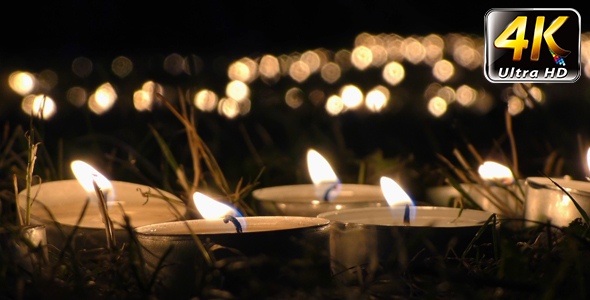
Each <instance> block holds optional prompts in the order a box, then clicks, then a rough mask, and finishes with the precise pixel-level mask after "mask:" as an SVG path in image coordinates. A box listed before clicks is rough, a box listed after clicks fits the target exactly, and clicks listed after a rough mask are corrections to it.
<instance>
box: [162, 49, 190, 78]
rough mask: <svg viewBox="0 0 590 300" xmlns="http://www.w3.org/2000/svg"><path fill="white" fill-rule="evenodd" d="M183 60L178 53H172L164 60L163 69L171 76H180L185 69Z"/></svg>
mask: <svg viewBox="0 0 590 300" xmlns="http://www.w3.org/2000/svg"><path fill="white" fill-rule="evenodd" d="M184 64H185V61H184V58H183V57H182V56H181V55H180V54H178V53H172V54H170V55H168V56H166V58H165V59H164V65H163V68H164V70H165V71H166V72H168V73H169V74H171V75H175V76H176V75H180V74H182V72H183V71H184V69H185V66H184Z"/></svg>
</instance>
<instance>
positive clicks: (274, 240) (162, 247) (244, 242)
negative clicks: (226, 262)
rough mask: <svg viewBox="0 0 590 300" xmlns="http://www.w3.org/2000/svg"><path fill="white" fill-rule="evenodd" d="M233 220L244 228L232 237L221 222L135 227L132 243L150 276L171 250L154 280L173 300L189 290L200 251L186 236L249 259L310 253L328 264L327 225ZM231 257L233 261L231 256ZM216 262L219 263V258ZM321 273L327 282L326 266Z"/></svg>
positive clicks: (230, 228) (226, 224) (229, 227)
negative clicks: (138, 247)
mask: <svg viewBox="0 0 590 300" xmlns="http://www.w3.org/2000/svg"><path fill="white" fill-rule="evenodd" d="M237 219H240V220H239V221H240V223H244V224H246V227H245V228H243V231H242V232H241V233H238V232H236V227H235V226H234V224H231V222H225V221H224V219H199V220H189V221H177V222H169V223H162V224H153V225H147V226H142V227H138V228H137V229H136V230H137V238H138V240H139V242H140V243H141V245H142V249H143V252H144V256H145V259H146V263H147V265H148V268H149V269H151V270H154V268H155V267H156V266H157V264H158V262H159V261H160V258H161V257H162V256H163V255H164V253H166V251H168V250H169V249H170V248H171V247H172V250H171V252H170V253H169V255H168V256H167V257H166V259H165V261H164V264H165V265H166V267H165V268H163V269H162V270H160V273H159V274H158V276H160V277H159V278H160V279H161V280H162V282H163V283H164V286H165V287H166V290H167V291H169V292H170V293H172V294H174V298H176V297H186V296H188V295H190V294H191V292H192V289H193V288H194V282H195V276H196V273H197V269H196V268H197V267H198V257H199V256H201V254H200V251H201V250H199V248H198V246H197V244H196V242H195V240H194V237H193V236H192V235H191V231H192V232H193V233H194V234H196V235H197V236H198V238H199V239H200V240H201V241H202V242H206V241H207V242H210V243H213V244H217V245H219V246H222V247H227V248H231V249H234V250H236V251H237V252H239V253H240V254H243V255H245V256H246V257H249V258H251V257H258V256H261V255H262V256H264V257H267V258H270V259H272V260H279V261H284V260H292V259H301V258H303V257H304V255H305V254H306V253H307V252H309V251H310V248H311V249H312V250H311V251H317V252H318V253H324V255H325V256H326V262H327V261H328V260H327V255H328V254H327V253H328V238H329V230H328V228H329V226H328V225H329V223H330V222H329V220H326V219H321V218H308V217H284V216H281V217H276V216H275V217H243V218H242V217H240V218H237ZM187 226H188V227H190V229H191V231H189V230H188V229H187ZM232 254H233V255H236V254H235V253H234V252H232ZM216 257H217V258H218V259H220V258H222V257H219V254H217V255H216ZM316 267H317V266H316ZM321 267H323V266H320V268H321ZM324 269H325V272H326V275H327V276H329V266H328V264H327V263H326V265H325V268H324ZM279 275H280V274H270V275H269V276H279ZM167 295H168V294H167Z"/></svg>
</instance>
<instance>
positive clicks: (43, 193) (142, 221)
mask: <svg viewBox="0 0 590 300" xmlns="http://www.w3.org/2000/svg"><path fill="white" fill-rule="evenodd" d="M111 183H112V184H113V188H114V193H115V197H114V201H113V203H111V204H110V205H109V209H108V212H109V216H110V217H111V219H112V220H113V222H114V223H115V227H118V225H117V223H123V211H122V210H124V212H125V214H127V215H128V216H129V218H130V219H131V223H132V225H133V226H142V225H147V224H152V223H160V222H166V221H173V220H176V219H177V215H176V213H175V212H174V210H173V209H172V208H171V207H170V203H168V202H167V201H166V200H163V199H160V198H157V196H160V194H159V193H158V192H157V191H156V190H155V189H153V188H152V189H150V188H149V187H147V186H144V185H140V184H136V183H130V182H121V181H112V182H111ZM138 189H141V191H142V192H147V191H148V189H149V190H150V193H151V194H152V195H153V196H151V197H149V200H148V199H147V198H146V197H144V196H143V195H141V192H140V191H139V190H138ZM161 193H162V195H164V196H165V197H166V198H168V199H173V200H176V201H180V200H179V199H178V198H177V197H176V196H174V195H172V194H170V193H167V192H164V191H161ZM35 195H36V198H35V202H34V203H33V205H32V207H31V215H32V217H33V218H35V219H37V220H39V221H40V222H42V223H51V222H52V221H51V217H50V216H49V214H48V213H47V211H46V210H45V208H44V207H43V206H42V205H41V204H43V205H45V206H46V207H47V209H48V210H49V211H51V213H52V215H53V217H54V218H55V220H56V221H57V222H58V223H60V224H65V225H71V226H73V225H75V224H77V222H78V219H79V218H80V215H81V214H82V211H83V207H84V205H85V203H86V200H87V199H88V198H90V199H93V200H91V201H90V203H89V204H88V206H87V208H86V212H85V214H84V217H83V219H82V221H81V222H80V224H79V226H80V227H83V228H104V224H103V222H102V217H101V215H100V212H99V209H98V203H97V200H96V199H97V198H96V196H95V194H94V193H88V192H87V191H86V190H85V189H84V188H83V187H82V186H81V185H80V184H79V183H78V181H77V180H63V181H52V182H47V183H42V184H40V185H34V186H32V187H31V196H32V197H33V196H35ZM19 201H20V207H21V208H24V207H25V206H26V191H22V192H21V193H20V194H19ZM173 205H174V207H175V208H176V209H177V210H178V211H179V213H180V214H181V215H184V213H185V211H186V208H185V206H184V205H179V204H173Z"/></svg>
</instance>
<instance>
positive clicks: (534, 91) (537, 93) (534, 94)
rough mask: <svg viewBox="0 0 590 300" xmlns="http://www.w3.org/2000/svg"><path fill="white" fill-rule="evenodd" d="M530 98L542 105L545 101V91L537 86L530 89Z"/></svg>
mask: <svg viewBox="0 0 590 300" xmlns="http://www.w3.org/2000/svg"><path fill="white" fill-rule="evenodd" d="M529 96H531V98H533V100H535V101H537V102H538V103H542V102H543V101H544V100H545V96H544V95H543V91H542V90H541V89H540V88H538V87H536V86H534V87H531V88H530V89H529Z"/></svg>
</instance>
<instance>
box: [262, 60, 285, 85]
mask: <svg viewBox="0 0 590 300" xmlns="http://www.w3.org/2000/svg"><path fill="white" fill-rule="evenodd" d="M258 72H259V73H260V79H262V81H263V82H264V83H266V84H268V85H271V84H274V83H276V82H277V81H279V79H280V78H281V66H280V64H279V60H278V59H277V58H276V57H274V56H272V55H264V56H263V57H262V59H260V65H259V66H258Z"/></svg>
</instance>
